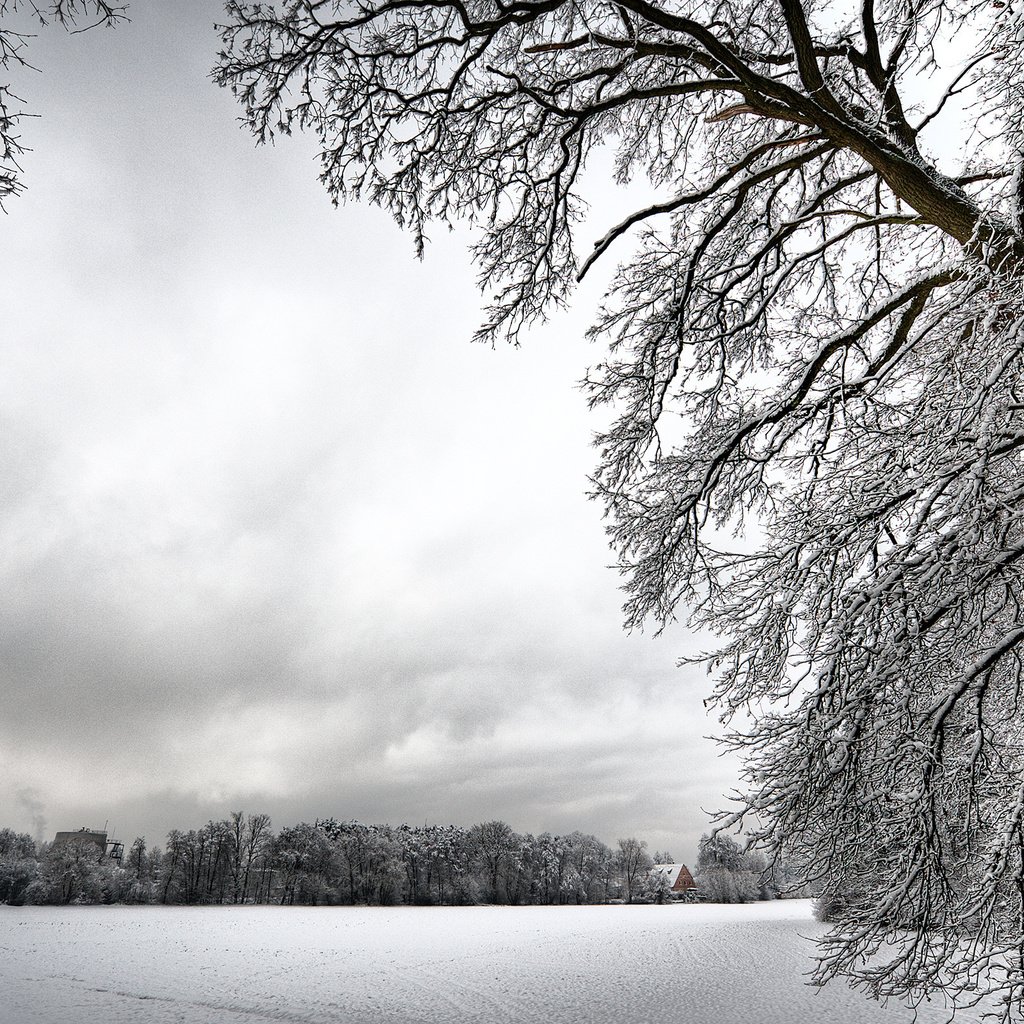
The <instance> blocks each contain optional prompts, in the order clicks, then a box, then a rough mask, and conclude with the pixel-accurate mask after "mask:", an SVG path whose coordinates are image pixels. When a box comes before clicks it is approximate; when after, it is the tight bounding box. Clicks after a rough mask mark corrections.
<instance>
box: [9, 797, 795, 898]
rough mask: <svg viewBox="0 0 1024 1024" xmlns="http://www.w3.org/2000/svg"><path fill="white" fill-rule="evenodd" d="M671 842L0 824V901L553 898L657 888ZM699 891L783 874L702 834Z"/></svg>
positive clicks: (242, 822) (755, 889)
mask: <svg viewBox="0 0 1024 1024" xmlns="http://www.w3.org/2000/svg"><path fill="white" fill-rule="evenodd" d="M655 863H673V859H672V856H671V854H670V853H668V852H664V853H662V852H655V853H654V855H653V857H652V856H651V855H650V854H649V853H648V852H647V843H646V842H645V841H643V840H639V839H636V838H633V837H630V838H626V839H620V840H619V841H618V843H617V844H616V847H615V848H614V849H613V848H611V847H609V846H607V845H606V844H605V843H603V842H602V841H601V840H600V839H598V838H597V837H596V836H593V835H589V834H586V833H583V832H579V831H576V832H571V833H569V834H568V835H552V834H550V833H548V832H544V833H542V834H540V835H536V836H535V835H531V834H529V833H527V834H519V833H517V832H515V831H514V830H513V829H512V828H511V827H510V826H509V825H507V824H506V823H505V822H503V821H488V822H484V823H482V824H477V825H473V826H472V827H470V828H461V827H459V826H456V825H423V826H410V825H398V826H391V825H366V824H363V823H362V822H359V821H336V820H335V819H333V818H326V819H323V820H319V819H318V820H316V821H314V822H313V823H312V824H309V823H308V822H300V823H299V824H297V825H290V826H287V827H285V828H282V829H281V830H280V831H278V832H276V833H275V831H274V830H273V828H272V827H271V821H270V818H269V816H268V815H266V814H245V813H244V812H241V811H236V812H234V813H232V814H231V815H229V816H228V817H227V818H224V819H222V820H219V821H213V820H211V821H209V822H207V824H206V825H204V826H203V827H202V828H199V829H190V830H188V831H183V830H180V829H172V830H171V831H170V832H169V833H168V835H167V842H166V844H165V845H164V846H163V847H162V848H161V847H156V846H154V847H150V846H148V845H147V843H146V840H145V838H144V837H139V838H137V839H135V841H134V842H133V843H132V844H131V846H130V847H128V848H127V851H126V853H125V855H124V857H123V858H122V860H121V861H120V863H119V862H118V861H115V860H113V859H111V858H109V857H107V856H106V855H105V852H104V851H103V850H101V848H100V847H99V846H98V845H97V844H96V843H94V842H90V841H88V840H78V839H75V840H72V841H65V842H61V843H56V842H55V843H42V844H37V843H36V842H35V841H34V840H33V839H32V838H31V836H28V835H26V834H21V833H17V832H14V831H12V830H11V829H9V828H2V829H0V903H7V904H11V905H22V904H69V903H80V904H99V903H125V904H185V905H201V904H277V905H302V906H316V905H366V906H393V905H420V906H430V905H444V906H463V905H473V904H482V903H483V904H486V903H489V904H505V905H557V904H593V903H608V902H625V903H636V902H647V903H650V902H667V901H668V900H670V899H671V898H672V894H671V890H670V886H671V880H669V879H667V878H666V877H664V876H663V875H659V874H658V873H653V874H652V872H651V869H652V867H653V865H654V864H655ZM696 882H697V887H698V888H697V891H696V893H694V894H693V895H694V896H697V894H698V893H699V898H704V899H709V900H713V901H718V902H746V901H749V900H754V899H772V898H775V897H776V896H777V895H779V894H780V893H779V889H780V886H779V885H778V884H777V883H776V881H775V876H773V875H772V873H771V872H769V871H768V870H767V866H766V863H765V861H764V858H763V856H761V855H759V854H750V853H744V852H743V851H742V850H741V849H740V847H739V846H738V844H737V843H736V842H735V841H734V840H732V839H731V838H729V837H726V836H718V837H709V836H704V837H703V838H702V840H701V846H700V852H699V855H698V870H697V873H696Z"/></svg>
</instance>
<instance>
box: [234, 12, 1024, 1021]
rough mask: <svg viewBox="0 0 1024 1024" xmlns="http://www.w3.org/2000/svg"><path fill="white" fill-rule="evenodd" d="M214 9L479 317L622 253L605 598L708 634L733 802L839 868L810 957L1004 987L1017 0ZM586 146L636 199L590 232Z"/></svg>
mask: <svg viewBox="0 0 1024 1024" xmlns="http://www.w3.org/2000/svg"><path fill="white" fill-rule="evenodd" d="M227 11H228V14H227V17H228V23H227V25H226V26H225V27H224V28H223V30H222V31H223V41H224V51H223V53H222V54H221V56H220V58H219V61H218V64H217V67H216V69H215V72H214V76H215V79H216V80H217V81H218V82H219V83H220V84H222V85H225V86H228V87H230V88H232V89H233V90H234V92H235V94H236V96H237V97H238V99H239V101H240V102H241V104H242V106H243V108H244V111H245V118H246V120H247V122H248V124H249V126H250V128H251V129H252V131H253V132H255V133H256V135H257V137H258V138H259V139H260V140H267V139H268V138H270V137H271V136H272V135H274V133H276V132H286V133H287V132H291V131H293V130H298V129H303V130H309V131H311V132H313V133H315V134H316V135H317V136H318V137H319V140H320V146H321V149H322V180H323V183H324V185H325V186H326V188H327V190H328V191H329V193H330V194H331V195H332V196H333V197H334V198H335V199H336V200H344V199H360V198H362V199H366V200H369V201H371V202H374V203H377V204H379V205H381V206H382V207H384V208H386V209H388V210H390V211H391V213H392V214H393V215H394V216H395V218H396V219H397V221H398V222H399V223H400V224H401V225H403V226H404V227H407V228H408V229H409V230H410V231H411V232H412V233H413V235H414V237H415V239H416V244H417V246H419V247H421V248H422V244H423V240H424V232H425V229H426V225H427V224H428V222H430V221H440V222H454V221H461V222H467V221H468V222H469V223H471V224H472V225H474V226H475V227H476V229H477V231H478V234H477V241H476V242H475V247H474V250H473V251H474V255H475V259H476V263H477V265H478V267H479V268H480V284H481V287H482V289H483V290H484V291H485V292H486V293H487V295H488V296H489V305H488V306H487V308H486V312H485V319H484V322H483V325H482V327H481V329H480V333H479V337H480V338H482V339H487V340H492V339H496V338H510V339H512V340H516V339H517V338H518V337H519V335H520V332H521V331H522V329H523V328H524V327H525V326H528V325H529V324H531V323H533V322H535V321H536V320H538V319H539V318H542V317H543V316H544V315H545V314H546V313H547V312H548V311H550V310H551V309H552V308H553V307H557V306H558V305H560V304H563V303H565V302H566V301H567V300H568V298H569V296H570V294H571V292H572V289H573V286H574V284H575V283H576V282H577V281H578V280H579V279H580V278H582V277H583V275H585V274H586V273H587V272H588V271H589V269H590V268H591V267H592V266H593V264H594V262H595V261H596V260H597V259H598V258H599V257H601V256H602V255H603V254H605V253H606V252H607V251H609V250H614V251H615V252H617V253H618V254H619V255H618V258H619V259H621V260H623V261H624V262H623V263H622V265H621V266H620V267H619V268H618V270H617V271H616V272H615V276H614V278H613V280H612V283H611V285H610V288H609V291H608V294H607V297H606V300H605V302H604V304H603V308H602V309H601V310H600V312H599V314H598V316H597V320H596V323H595V326H594V328H593V336H594V337H595V338H596V339H598V340H600V341H601V342H603V343H604V345H605V347H606V350H607V356H606V357H605V358H604V359H603V361H602V362H601V363H600V364H599V365H597V366H596V367H594V368H593V369H592V370H591V371H590V373H589V375H588V377H587V381H586V387H587V390H588V393H589V396H590V400H591V402H592V404H593V405H594V406H598V407H606V408H608V409H609V410H610V411H611V413H612V417H613V422H612V425H611V427H610V428H609V429H608V430H607V431H606V432H605V433H604V434H603V435H602V436H601V437H600V438H599V443H598V447H599V450H600V464H599V468H598V470H597V473H596V477H595V479H596V485H595V489H596V492H597V494H598V495H599V496H600V498H601V500H602V501H603V502H604V504H605V507H606V510H607V515H608V518H609V531H610V536H611V540H612V542H613V544H614V546H615V548H616V550H617V552H618V553H619V556H620V559H621V568H622V572H623V574H624V577H625V589H626V591H627V594H628V603H627V605H626V621H627V624H628V625H629V626H631V627H635V626H639V625H641V624H642V623H644V622H646V621H649V620H653V621H654V622H655V623H656V624H664V623H667V622H668V621H670V620H672V619H673V618H674V617H675V616H676V614H677V612H684V611H685V613H686V614H688V615H689V616H690V618H691V621H692V622H694V623H695V624H696V625H697V626H700V627H703V628H707V629H711V630H713V631H717V633H718V634H719V635H720V636H721V637H722V641H721V646H720V649H718V650H717V651H715V652H714V653H712V654H710V655H708V656H707V659H706V660H707V663H708V664H709V666H710V667H712V668H713V669H714V670H715V671H716V672H717V682H716V685H715V689H714V694H713V701H714V702H715V704H716V706H717V708H718V709H719V711H720V713H721V715H722V717H723V720H725V721H727V722H729V721H731V722H733V724H734V731H733V733H732V735H731V738H730V741H729V742H731V744H732V745H733V746H734V747H736V748H738V749H739V750H740V751H742V752H743V753H744V754H745V757H746V761H745V763H746V773H745V779H744V784H745V789H746V795H745V796H744V798H743V800H742V801H741V805H740V809H739V810H738V811H737V812H736V813H730V814H728V815H726V816H724V817H723V818H722V819H721V822H720V823H721V824H723V825H735V824H738V823H741V822H742V823H743V824H744V825H745V827H746V830H747V834H748V835H749V836H752V837H753V839H754V840H755V841H756V842H758V843H762V844H764V845H765V846H766V847H767V848H768V849H769V850H770V851H772V852H773V853H774V854H776V855H778V854H780V853H782V852H785V853H786V855H787V857H790V858H792V860H791V863H800V864H801V865H804V866H805V867H806V873H807V875H808V877H809V878H811V879H813V880H816V882H817V884H819V885H820V886H822V887H824V889H825V891H826V896H827V897H829V899H830V905H831V906H832V908H833V916H834V919H835V927H834V930H833V931H832V933H831V935H830V937H829V938H828V939H827V940H826V942H825V946H824V949H823V951H822V958H821V960H820V962H819V968H818V971H817V979H818V980H819V981H826V980H828V979H830V978H832V977H835V976H837V975H845V976H847V977H849V978H851V979H852V980H853V981H854V982H855V983H859V984H861V985H863V986H865V987H867V988H868V989H869V990H870V991H871V992H873V993H874V994H876V995H879V996H887V995H890V994H898V995H909V996H910V997H912V998H923V997H925V996H926V995H928V994H929V993H931V992H934V991H935V990H936V989H937V988H943V989H945V990H946V991H947V992H951V993H954V994H956V993H959V994H960V995H961V996H962V997H963V999H965V1000H967V1001H970V1000H972V999H975V998H981V997H982V996H995V997H999V998H1001V999H1002V1000H1003V1002H1002V1003H1001V1004H998V1005H999V1006H1000V1012H1002V1013H1003V1014H1004V1016H1005V1017H1006V1018H1007V1019H1010V1018H1019V1017H1020V1015H1021V1010H1022V1002H1024V934H1022V921H1024V875H1022V851H1024V778H1022V749H1024V748H1022V742H1024V735H1022V727H1021V641H1022V640H1024V619H1022V614H1021V603H1020V602H1021V597H1022V593H1021V591H1022V587H1021V582H1022V581H1021V572H1022V556H1024V531H1022V500H1024V482H1022V474H1021V446H1022V444H1024V387H1022V385H1021V366H1022V353H1024V332H1022V330H1021V321H1022V313H1024V302H1022V296H1021V270H1022V261H1024V235H1022V231H1024V228H1022V212H1021V205H1022V196H1024V185H1022V181H1024V177H1022V175H1021V173H1020V168H1021V152H1022V151H1024V139H1022V102H1021V100H1022V89H1024V86H1022V84H1021V83H1022V82H1024V42H1022V40H1024V27H1022V24H1021V18H1020V15H1019V13H1018V6H1017V5H1015V4H1009V3H1004V2H1003V0H995V2H987V0H986V2H984V3H981V2H959V0H899V2H895V0H859V2H858V3H856V4H854V3H851V2H847V3H841V4H835V3H828V4H826V3H820V2H819V3H812V2H810V0H758V2H754V0H721V2H718V0H716V2H714V3H712V2H704V0H663V2H652V0H615V2H604V0H577V2H570V0H509V2H502V0H356V2H345V3H342V2H337V0H321V2H316V3H314V2H309V0H286V2H283V3H281V4H278V5H269V4H249V3H239V2H230V3H228V5H227ZM602 148H603V149H606V150H608V151H610V152H612V153H613V154H614V160H615V163H614V167H615V176H616V179H617V181H618V182H620V183H622V184H626V183H628V182H629V181H630V179H631V178H637V179H640V180H643V181H646V182H647V183H648V184H649V185H651V186H652V187H653V188H654V189H655V190H656V191H657V194H658V198H657V200H656V201H655V202H652V203H648V204H646V205H643V206H642V207H641V208H638V209H637V210H636V211H635V212H634V213H633V214H632V215H631V216H629V217H627V218H626V219H625V220H623V221H621V222H620V223H617V224H609V225H608V227H607V230H606V233H605V234H604V235H603V236H602V237H600V238H599V239H598V240H597V241H596V243H595V244H594V245H593V248H592V249H590V250H589V251H588V252H587V253H586V255H585V256H583V255H581V254H580V253H579V252H578V249H577V247H578V244H579V243H578V240H577V239H576V237H575V235H574V226H576V225H578V222H579V220H580V218H581V217H582V215H583V211H584V197H583V196H582V195H581V194H579V193H580V189H581V187H582V185H581V182H582V178H581V174H582V171H583V168H584V166H585V164H586V162H587V160H588V158H590V157H591V156H592V155H593V154H594V153H595V152H597V151H598V150H601V149H602ZM598 213H599V211H598ZM616 243H619V244H618V245H617V244H616ZM751 525H752V526H753V527H754V529H748V530H747V532H746V535H745V536H739V537H738V539H737V535H741V534H742V533H743V531H744V528H745V527H747V526H751ZM749 723H752V724H749ZM837 894H838V895H841V897H842V898H841V899H832V897H835V896H836V895H837Z"/></svg>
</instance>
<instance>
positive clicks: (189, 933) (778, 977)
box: [0, 900, 978, 1024]
mask: <svg viewBox="0 0 1024 1024" xmlns="http://www.w3.org/2000/svg"><path fill="white" fill-rule="evenodd" d="M823 931H824V928H823V927H822V926H821V925H819V924H817V923H816V922H815V921H814V920H813V917H812V915H811V908H810V903H809V902H808V901H806V900H792V901H784V902H782V901H780V902H777V903H758V904H751V905H747V906H711V905H708V906H701V905H685V904H682V905H681V904H676V905H671V906H616V907H518V908H517V907H459V908H454V907H453V908H426V907H424V908H418V907H407V908H406V907H403V908H361V907H318V908H300V907H203V908H185V907H63V908H55V907H22V908H18V907H0V1024H62V1022H65V1021H67V1022H74V1024H78V1022H80V1021H97V1022H103V1024H119V1022H125V1021H127V1022H136V1021H139V1022H142V1021H145V1022H147V1024H149V1022H153V1024H170V1022H174V1024H257V1022H261V1021H298V1022H304V1024H305V1022H316V1024H320V1022H325V1024H326V1022H335V1021H338V1022H346V1024H348V1022H351V1024H362V1022H367V1024H369V1022H388V1024H391V1022H394V1024H412V1022H428V1021H429V1022H431V1024H448V1022H455V1021H458V1022H482V1024H491V1022H494V1024H499V1022H501V1024H504V1022H524V1024H526V1022H530V1024H533V1022H537V1024H541V1022H543V1024H610V1022H615V1024H662V1022H666V1024H668V1022H672V1024H732V1022H737V1024H739V1022H744V1024H746V1022H752V1024H775V1022H778V1024H783V1022H784V1024H805V1022H806V1024H809V1022H812V1021H813V1022H819V1021H828V1022H830V1024H854V1022H856V1024H873V1022H880V1024H881V1022H888V1024H898V1022H904V1021H906V1022H910V1021H912V1020H913V1019H914V1015H913V1012H912V1011H911V1010H909V1009H907V1008H905V1007H902V1006H895V1005H893V1004H890V1005H889V1006H886V1007H883V1006H880V1005H878V1004H877V1003H873V1002H871V1001H870V1000H869V999H868V998H867V997H866V996H864V995H863V994H861V993H858V992H853V991H851V990H850V989H848V988H846V987H845V986H841V985H830V986H828V987H826V988H825V989H823V990H821V991H818V990H816V989H814V988H811V987H809V986H808V985H807V978H806V972H807V971H808V969H809V967H810V956H811V953H812V951H813V946H812V944H811V942H810V941H808V937H812V936H814V935H820V934H821V933H822V932H823ZM948 1017H949V1015H948V1013H947V1012H946V1011H944V1010H943V1009H942V1008H941V1007H939V1006H934V1005H929V1006H925V1007H923V1008H921V1010H920V1011H919V1015H918V1017H917V1020H918V1021H920V1022H921V1024H933V1022H936V1024H937V1022H939V1021H946V1020H948ZM977 1019H978V1018H977V1015H972V1014H971V1013H969V1012H963V1013H958V1014H957V1017H956V1020H957V1022H960V1021H975V1020H977Z"/></svg>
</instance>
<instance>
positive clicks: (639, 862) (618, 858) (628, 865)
mask: <svg viewBox="0 0 1024 1024" xmlns="http://www.w3.org/2000/svg"><path fill="white" fill-rule="evenodd" d="M615 866H616V867H617V868H618V869H619V876H620V877H621V879H622V885H623V887H624V888H625V891H626V902H627V903H632V902H633V899H634V897H635V896H636V895H637V894H638V893H639V892H640V891H641V890H642V889H643V887H644V882H645V881H646V880H647V875H648V872H650V870H651V868H652V867H653V866H654V861H652V860H651V858H650V856H649V855H648V853H647V843H646V842H645V841H644V840H643V839H634V838H633V837H632V836H631V837H630V838H629V839H620V840H619V848H618V850H617V851H616V853H615Z"/></svg>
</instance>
